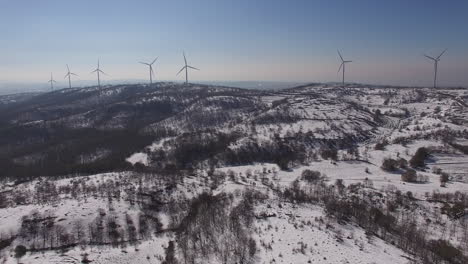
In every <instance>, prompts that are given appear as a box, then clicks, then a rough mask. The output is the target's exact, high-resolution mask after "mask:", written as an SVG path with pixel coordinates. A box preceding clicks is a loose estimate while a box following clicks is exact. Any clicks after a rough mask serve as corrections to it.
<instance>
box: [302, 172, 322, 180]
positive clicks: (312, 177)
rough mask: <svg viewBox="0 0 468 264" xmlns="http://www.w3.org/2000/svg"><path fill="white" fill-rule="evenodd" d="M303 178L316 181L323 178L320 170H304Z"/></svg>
mask: <svg viewBox="0 0 468 264" xmlns="http://www.w3.org/2000/svg"><path fill="white" fill-rule="evenodd" d="M301 179H302V180H305V181H308V182H312V183H314V182H318V181H319V180H320V179H322V174H321V173H320V172H319V171H313V170H303V171H302V174H301Z"/></svg>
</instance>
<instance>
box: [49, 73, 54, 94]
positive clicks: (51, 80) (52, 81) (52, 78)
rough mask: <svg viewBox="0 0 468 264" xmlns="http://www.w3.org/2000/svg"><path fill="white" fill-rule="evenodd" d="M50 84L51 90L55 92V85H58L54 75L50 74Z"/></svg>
mask: <svg viewBox="0 0 468 264" xmlns="http://www.w3.org/2000/svg"><path fill="white" fill-rule="evenodd" d="M48 82H49V83H50V89H51V90H54V83H56V81H55V80H54V77H53V76H52V73H50V80H49V81H48Z"/></svg>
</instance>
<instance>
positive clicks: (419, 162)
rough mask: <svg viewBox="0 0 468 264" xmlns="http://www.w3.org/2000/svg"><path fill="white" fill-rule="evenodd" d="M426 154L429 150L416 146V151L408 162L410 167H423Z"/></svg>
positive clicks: (427, 154)
mask: <svg viewBox="0 0 468 264" xmlns="http://www.w3.org/2000/svg"><path fill="white" fill-rule="evenodd" d="M428 156H429V151H428V150H427V149H426V148H424V147H422V148H418V150H417V151H416V153H415V154H414V156H413V157H412V158H411V160H410V162H409V163H410V165H411V167H413V168H418V167H424V166H425V163H424V161H425V160H426V159H427V157H428Z"/></svg>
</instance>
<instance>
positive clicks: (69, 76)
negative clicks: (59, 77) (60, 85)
mask: <svg viewBox="0 0 468 264" xmlns="http://www.w3.org/2000/svg"><path fill="white" fill-rule="evenodd" d="M67 70H68V72H67V74H66V75H65V77H64V79H65V78H67V77H68V88H70V89H71V76H72V75H75V76H78V75H77V74H75V73H73V72H70V68H69V67H68V64H67Z"/></svg>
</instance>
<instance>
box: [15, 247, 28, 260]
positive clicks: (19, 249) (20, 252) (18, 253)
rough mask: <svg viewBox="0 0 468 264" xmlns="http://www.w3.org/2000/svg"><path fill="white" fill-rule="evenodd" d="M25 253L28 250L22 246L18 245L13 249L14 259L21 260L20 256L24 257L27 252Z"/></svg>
mask: <svg viewBox="0 0 468 264" xmlns="http://www.w3.org/2000/svg"><path fill="white" fill-rule="evenodd" d="M27 251H28V250H27V249H26V247H25V246H23V245H18V246H16V248H15V257H16V258H21V257H22V256H24V255H26V252H27Z"/></svg>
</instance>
